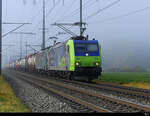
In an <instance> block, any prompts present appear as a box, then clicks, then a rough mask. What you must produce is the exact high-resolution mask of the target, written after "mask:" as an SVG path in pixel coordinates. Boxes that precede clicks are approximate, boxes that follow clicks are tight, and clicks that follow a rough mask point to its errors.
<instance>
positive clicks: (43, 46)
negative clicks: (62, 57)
mask: <svg viewBox="0 0 150 116" xmlns="http://www.w3.org/2000/svg"><path fill="white" fill-rule="evenodd" d="M42 49H43V50H44V49H45V0H43V45H42Z"/></svg>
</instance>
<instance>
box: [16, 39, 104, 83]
mask: <svg viewBox="0 0 150 116" xmlns="http://www.w3.org/2000/svg"><path fill="white" fill-rule="evenodd" d="M25 61H27V63H26V66H25V65H24V64H25ZM19 65H21V64H20V63H19ZM23 66H24V68H27V71H29V72H36V73H41V74H47V75H50V76H58V77H61V78H66V79H72V80H74V79H75V80H86V81H91V80H93V79H97V78H98V77H99V76H100V75H101V72H102V59H101V46H100V44H99V42H98V41H97V40H86V39H85V40H81V37H76V38H71V39H69V40H67V41H65V42H61V43H57V44H55V45H54V46H51V47H49V48H47V49H45V50H43V51H41V52H40V53H36V54H32V55H29V56H28V59H27V60H25V59H24V60H23V61H22V65H21V66H18V67H21V69H22V68H23ZM16 67H17V66H16Z"/></svg>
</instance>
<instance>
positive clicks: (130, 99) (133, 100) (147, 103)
mask: <svg viewBox="0 0 150 116" xmlns="http://www.w3.org/2000/svg"><path fill="white" fill-rule="evenodd" d="M28 74H29V75H32V76H37V77H38V78H40V77H41V76H40V75H34V74H30V73H28ZM44 78H45V79H50V78H48V77H45V76H44ZM51 79H54V78H51ZM56 81H58V82H61V83H62V82H63V83H64V84H67V85H71V86H74V87H77V88H79V89H82V90H87V89H88V90H89V91H91V92H95V93H98V94H102V95H106V96H111V97H112V98H116V99H120V100H124V101H127V102H131V103H136V104H139V105H143V106H147V107H150V101H149V100H148V101H147V100H145V99H142V98H137V97H136V96H132V97H131V96H130V95H128V96H127V95H122V94H118V93H116V92H114V91H108V90H101V89H96V88H91V87H88V86H81V85H78V84H74V83H67V82H65V81H62V80H58V78H57V80H56Z"/></svg>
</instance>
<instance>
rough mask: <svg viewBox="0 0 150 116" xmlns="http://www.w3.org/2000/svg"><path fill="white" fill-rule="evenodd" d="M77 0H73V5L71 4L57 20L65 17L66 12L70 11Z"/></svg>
mask: <svg viewBox="0 0 150 116" xmlns="http://www.w3.org/2000/svg"><path fill="white" fill-rule="evenodd" d="M76 1H77V0H73V2H71V5H69V7H68V8H67V9H66V10H65V11H64V12H63V14H62V15H61V16H60V17H59V18H58V19H57V20H56V21H55V22H58V21H59V20H60V19H61V18H62V17H64V16H65V12H68V10H69V8H71V7H72V6H73V5H74V4H75V2H76Z"/></svg>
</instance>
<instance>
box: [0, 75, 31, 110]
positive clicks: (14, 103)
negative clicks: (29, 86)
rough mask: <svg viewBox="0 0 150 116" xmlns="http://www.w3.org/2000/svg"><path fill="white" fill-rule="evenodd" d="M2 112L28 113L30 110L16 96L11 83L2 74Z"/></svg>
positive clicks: (0, 77) (0, 94)
mask: <svg viewBox="0 0 150 116" xmlns="http://www.w3.org/2000/svg"><path fill="white" fill-rule="evenodd" d="M0 112H1V113H25V112H26V113H27V112H30V110H29V109H28V108H27V107H26V106H25V105H23V104H22V103H21V101H20V100H19V99H18V98H17V97H16V96H15V94H14V92H13V89H12V88H11V87H10V85H9V84H8V83H7V82H6V81H5V80H4V78H3V77H2V76H0Z"/></svg>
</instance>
